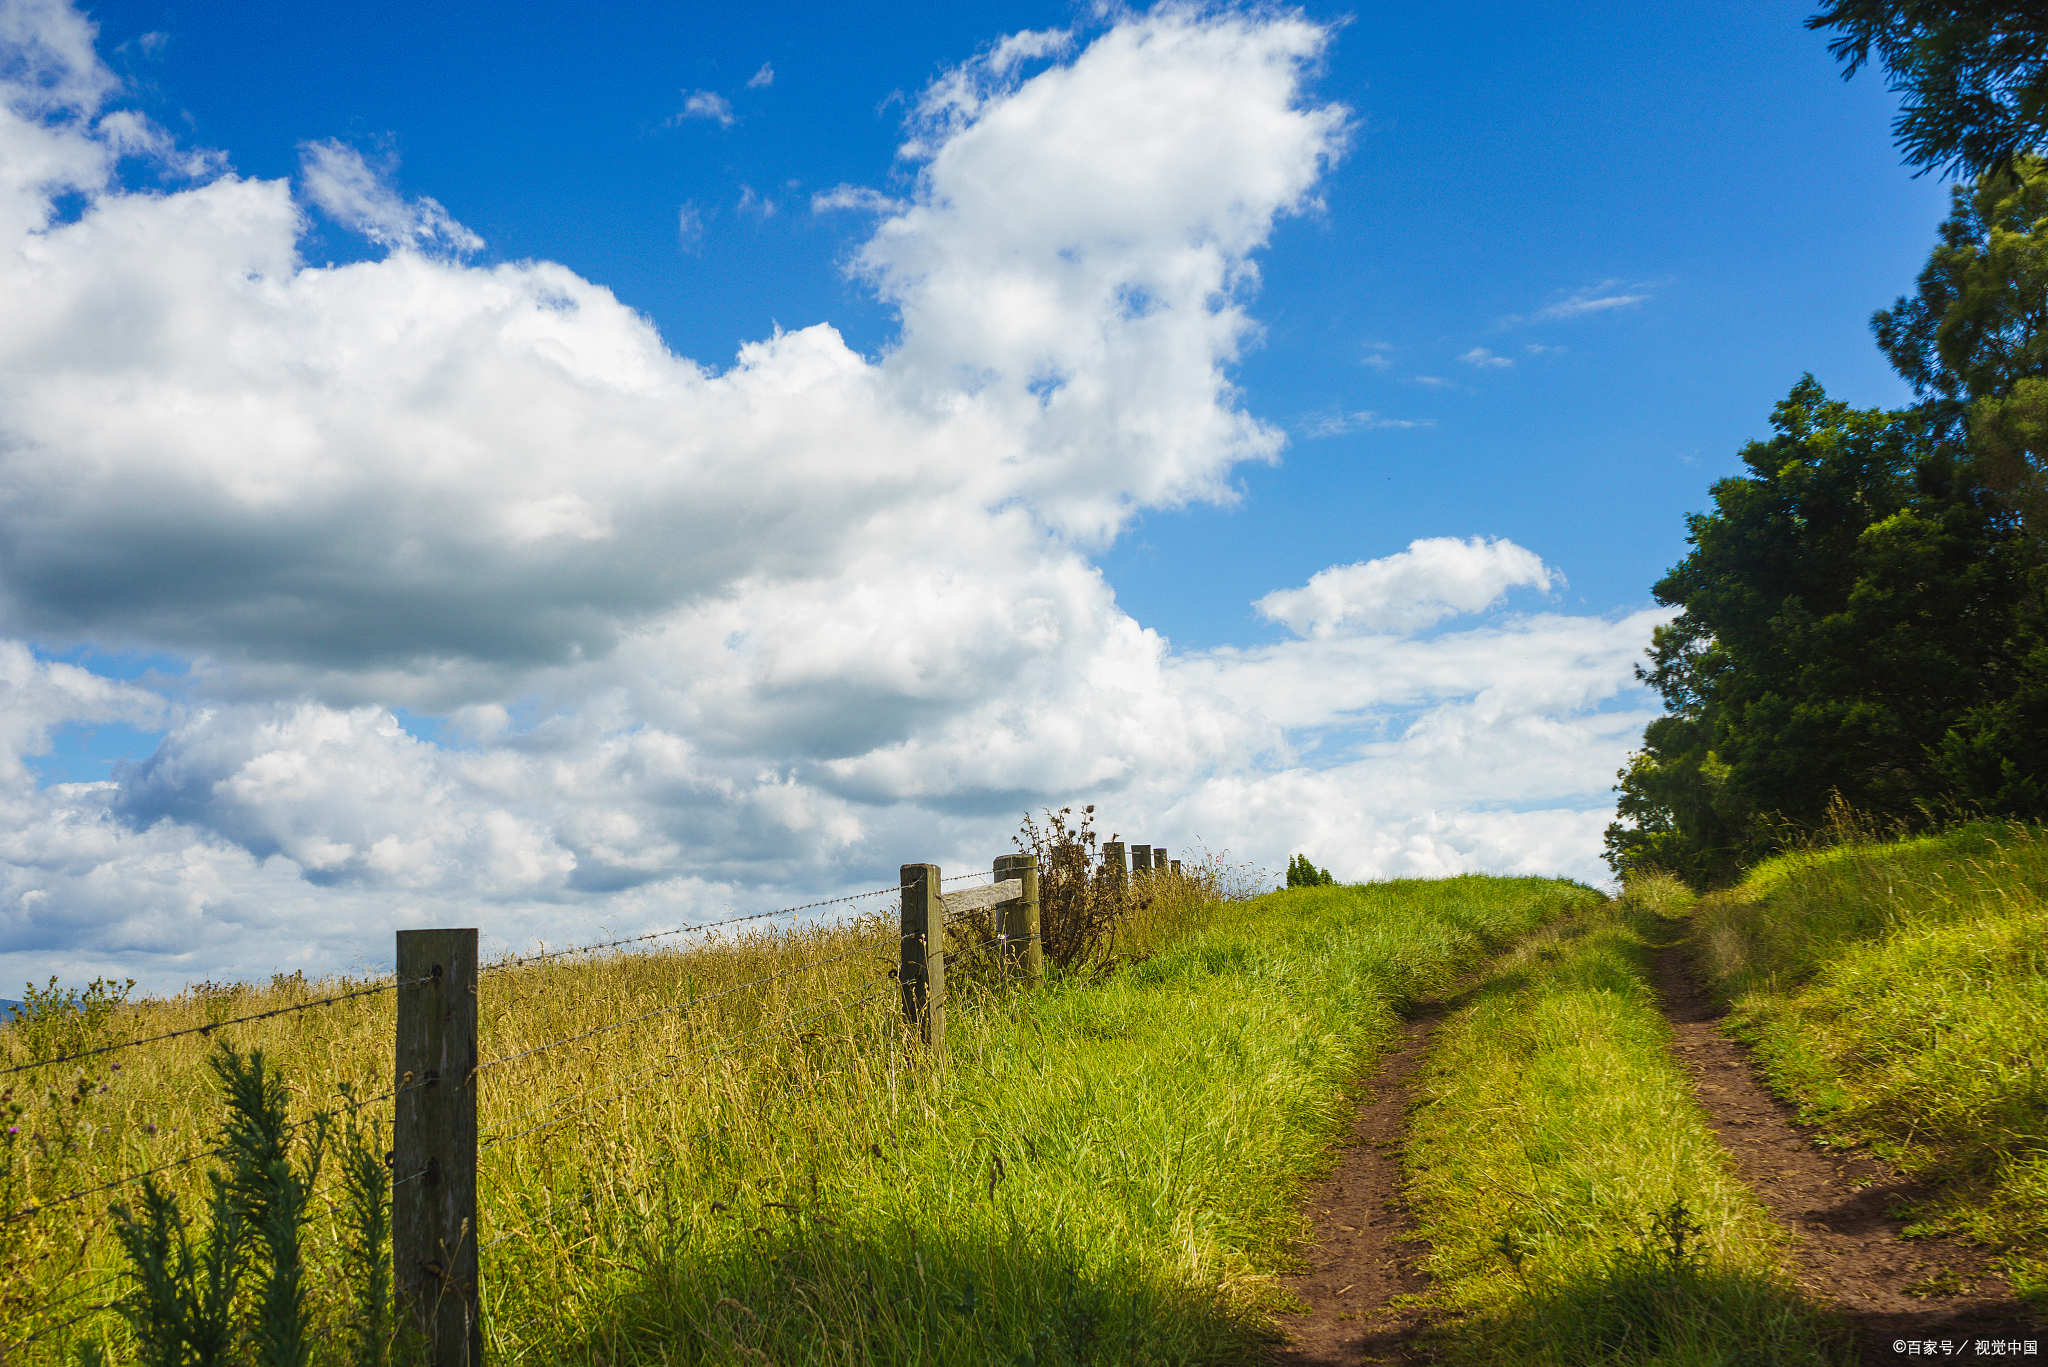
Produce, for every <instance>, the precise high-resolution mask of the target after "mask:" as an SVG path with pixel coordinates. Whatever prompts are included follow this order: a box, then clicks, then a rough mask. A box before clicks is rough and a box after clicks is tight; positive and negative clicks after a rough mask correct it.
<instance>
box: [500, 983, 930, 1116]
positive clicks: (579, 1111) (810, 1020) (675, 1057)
mask: <svg viewBox="0 0 2048 1367" xmlns="http://www.w3.org/2000/svg"><path fill="white" fill-rule="evenodd" d="M897 990H898V988H897V985H896V984H895V983H893V982H892V983H887V984H886V985H884V986H882V987H878V988H876V989H874V990H873V991H871V992H869V993H867V994H866V995H865V996H862V997H857V998H855V999H854V1000H853V1001H850V1002H844V1003H842V1004H840V1005H838V1006H835V1007H831V1008H827V1009H825V1010H821V1011H817V1012H814V1013H812V1014H811V1015H809V1016H807V1017H805V1018H804V1019H803V1020H801V1021H799V1022H798V1023H797V1024H795V1025H793V1026H790V1027H788V1028H786V1029H783V1030H780V1031H777V1032H776V1033H775V1034H771V1035H766V1036H763V1037H762V1038H760V1039H756V1040H742V1041H740V1042H739V1043H735V1044H734V1045H733V1046H732V1047H731V1048H729V1049H725V1050H722V1051H720V1052H718V1053H715V1054H709V1055H706V1056H705V1057H704V1058H702V1059H699V1060H698V1061H697V1062H698V1064H699V1065H700V1066H701V1065H703V1064H710V1063H716V1062H717V1061H718V1060H719V1059H721V1058H725V1057H727V1056H728V1055H731V1054H733V1053H736V1052H738V1051H739V1049H740V1048H742V1047H744V1045H745V1044H749V1043H752V1044H766V1043H767V1042H768V1041H769V1040H772V1039H778V1038H780V1037H781V1036H783V1035H791V1034H795V1033H796V1032H798V1031H799V1030H802V1029H803V1028H804V1027H805V1026H808V1025H813V1024H815V1023H816V1022H817V1021H819V1020H822V1019H824V1018H825V1017H826V1016H831V1015H836V1014H838V1013H839V1012H842V1011H848V1010H851V1009H852V1008H854V1007H856V1006H859V1005H860V1004H861V1003H862V1002H867V1001H873V1000H874V999H875V998H877V997H881V996H884V995H886V994H888V993H891V992H895V991H897ZM689 1052H690V1051H686V1052H684V1053H677V1054H671V1055H670V1056H669V1057H668V1058H666V1059H664V1060H662V1061H661V1063H658V1064H650V1065H649V1066H648V1067H646V1068H643V1069H641V1070H639V1072H638V1073H633V1074H628V1076H629V1077H638V1076H644V1075H645V1074H647V1073H650V1072H653V1071H654V1070H655V1069H656V1068H659V1067H662V1066H664V1065H666V1064H673V1063H675V1062H677V1061H679V1060H681V1059H683V1058H686V1057H688V1053H689ZM634 1090H638V1089H636V1088H631V1087H619V1088H614V1089H613V1090H612V1091H610V1092H608V1093H606V1094H605V1095H603V1096H600V1097H598V1098H596V1099H595V1100H593V1101H591V1102H590V1103H589V1104H588V1105H585V1106H579V1107H577V1108H576V1109H575V1110H573V1111H570V1112H568V1113H566V1114H564V1115H559V1116H556V1117H555V1118H554V1119H552V1120H544V1121H542V1122H541V1123H540V1124H538V1125H530V1126H528V1127H527V1128H526V1129H523V1130H520V1131H518V1132H517V1133H515V1134H508V1135H498V1136H494V1137H493V1138H490V1139H488V1140H486V1141H485V1142H483V1143H480V1144H478V1145H477V1150H478V1152H482V1151H483V1150H484V1149H488V1148H492V1147H495V1146H496V1145H498V1144H509V1143H511V1142H512V1141H513V1140H515V1139H523V1138H525V1137H526V1136H527V1135H529V1134H536V1133H538V1132H539V1131H541V1130H547V1129H552V1128H554V1127H555V1126H557V1125H561V1124H564V1123H565V1122H567V1121H570V1120H573V1119H575V1118H576V1117H577V1116H579V1115H583V1114H585V1113H586V1112H589V1111H592V1110H595V1109H596V1108H597V1107H599V1106H602V1105H603V1104H604V1103H605V1102H607V1101H611V1100H614V1099H615V1098H617V1097H620V1096H624V1095H625V1094H626V1093H628V1092H631V1091H634ZM587 1095H589V1093H588V1092H578V1093H575V1094H573V1095H571V1096H569V1097H566V1098H564V1099H563V1100H562V1101H558V1102H556V1103H555V1104H556V1105H563V1104H566V1103H567V1102H569V1101H574V1100H575V1099H576V1097H577V1096H587ZM527 1114H528V1115H532V1114H534V1112H531V1111H529V1112H528V1113H527Z"/></svg>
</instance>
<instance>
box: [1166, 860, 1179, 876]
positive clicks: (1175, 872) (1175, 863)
mask: <svg viewBox="0 0 2048 1367" xmlns="http://www.w3.org/2000/svg"><path fill="white" fill-rule="evenodd" d="M1166 867H1167V868H1169V869H1172V870H1173V876H1174V877H1175V878H1178V877H1180V860H1178V859H1176V860H1174V861H1172V862H1171V863H1169V864H1168V865H1167V866H1166Z"/></svg>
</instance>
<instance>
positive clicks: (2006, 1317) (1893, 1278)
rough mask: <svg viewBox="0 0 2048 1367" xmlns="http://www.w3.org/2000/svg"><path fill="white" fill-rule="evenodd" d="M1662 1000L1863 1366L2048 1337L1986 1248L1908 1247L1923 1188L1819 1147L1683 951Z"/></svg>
mask: <svg viewBox="0 0 2048 1367" xmlns="http://www.w3.org/2000/svg"><path fill="white" fill-rule="evenodd" d="M1657 990H1658V991H1659V992H1660V993H1661V994H1662V995H1663V998H1664V1010H1665V1014H1666V1015H1668V1016H1669V1017H1670V1018H1671V1025H1672V1029H1673V1031H1674V1032H1675V1038H1674V1039H1673V1042H1672V1048H1673V1049H1674V1051H1675V1052H1676V1054H1677V1057H1678V1062H1679V1065H1680V1067H1682V1068H1683V1069H1684V1070H1685V1072H1686V1074H1687V1075H1688V1076H1689V1077H1690V1078H1691V1079H1692V1085H1693V1091H1694V1093H1695V1094H1696V1095H1697V1096H1698V1097H1699V1100H1700V1104H1701V1105H1702V1106H1704V1107H1705V1108H1706V1111H1707V1115H1708V1118H1709V1122H1710V1124H1711V1125H1712V1127H1713V1129H1714V1130H1715V1132H1716V1133H1717V1134H1718V1135H1719V1136H1720V1139H1721V1142H1722V1144H1723V1145H1725V1146H1726V1147H1727V1149H1728V1150H1729V1152H1731V1153H1733V1154H1734V1155H1735V1160H1736V1163H1737V1165H1738V1168H1739V1171H1740V1172H1741V1175H1742V1179H1743V1180H1744V1181H1745V1182H1747V1183H1749V1185H1750V1186H1751V1187H1752V1188H1753V1189H1754V1190H1755V1191H1756V1193H1757V1195H1758V1196H1760V1197H1761V1198H1763V1201H1764V1203H1765V1205H1767V1206H1768V1207H1769V1208H1770V1209H1771V1211H1772V1212H1773V1213H1774V1214H1775V1215H1776V1216H1777V1217H1778V1219H1779V1220H1781V1221H1782V1222H1784V1224H1785V1225H1786V1226H1787V1227H1788V1228H1789V1229H1791V1230H1792V1231H1793V1232H1794V1234H1795V1236H1796V1243H1795V1245H1794V1253H1795V1256H1796V1258H1797V1260H1798V1266H1799V1269H1800V1285H1801V1286H1802V1287H1803V1288H1804V1289H1805V1290H1806V1292H1807V1294H1808V1295H1809V1296H1811V1297H1812V1298H1813V1299H1814V1301H1815V1302H1816V1303H1818V1304H1821V1305H1826V1306H1829V1307H1831V1308H1833V1309H1834V1310H1836V1311H1837V1312H1838V1313H1840V1314H1841V1315H1842V1316H1843V1317H1844V1318H1845V1319H1847V1320H1848V1321H1849V1322H1850V1324H1851V1325H1852V1326H1853V1327H1854V1329H1855V1332H1856V1338H1857V1348H1858V1351H1859V1352H1860V1354H1861V1360H1862V1361H1863V1362H1865V1363H1877V1362H1903V1361H1904V1360H1905V1359H1906V1357H1907V1356H1908V1354H1907V1353H1906V1352H1905V1351H1895V1344H1898V1341H1900V1340H1912V1339H1918V1340H1921V1341H1923V1342H1924V1341H1925V1340H1928V1339H1933V1340H1936V1341H1937V1343H1938V1342H1939V1341H1940V1340H1943V1339H1947V1340H1951V1341H1952V1342H1953V1341H1961V1340H1969V1343H1968V1344H1966V1345H1963V1351H1962V1354H1961V1355H1962V1356H1966V1357H1974V1356H1975V1353H1974V1347H1975V1343H1976V1341H1977V1340H1979V1339H1987V1340H1988V1339H2008V1340H2009V1339H2015V1338H2018V1339H2027V1338H2032V1339H2037V1340H2038V1339H2041V1338H2043V1337H2048V1332H2044V1330H2048V1326H2043V1325H2042V1323H2041V1322H2040V1320H2039V1319H2037V1318H2035V1317H2033V1316H2030V1315H2029V1314H2027V1312H2026V1310H2025V1308H2024V1307H2023V1306H2021V1305H2020V1303H2019V1302H2018V1301H2016V1300H2014V1299H2013V1296H2012V1289H2011V1288H2010V1287H2009V1286H2007V1285H2006V1283H2005V1280H2004V1279H2003V1278H2002V1277H2000V1276H1998V1275H1997V1274H1996V1273H1994V1272H1992V1271H1991V1270H1990V1268H1989V1266H1988V1264H1989V1262H1990V1259H1989V1258H1988V1257H1986V1255H1985V1254H1984V1253H1983V1252H1982V1251H1981V1250H1978V1249H1974V1248H1971V1247H1968V1246H1967V1245H1963V1244H1957V1243H1953V1242H1951V1241H1949V1240H1946V1239H1915V1240H1910V1241H1907V1240H1901V1239H1900V1238H1899V1237H1898V1236H1899V1230H1900V1229H1901V1228H1902V1227H1903V1226H1904V1225H1905V1223H1906V1222H1905V1221H1903V1220H1900V1219H1897V1218H1895V1217H1893V1216H1891V1215H1889V1214H1887V1212H1888V1211H1891V1210H1893V1209H1896V1208H1898V1207H1900V1206H1904V1205H1911V1204H1913V1203H1914V1201H1915V1200H1916V1198H1918V1197H1920V1196H1922V1195H1923V1194H1924V1192H1923V1189H1922V1188H1920V1187H1918V1186H1917V1185H1916V1184H1914V1183H1912V1182H1909V1181H1907V1180H1905V1179H1904V1178H1902V1177H1901V1176H1900V1175H1899V1174H1898V1173H1897V1172H1895V1171H1894V1170H1892V1169H1891V1168H1889V1167H1887V1166H1885V1165H1884V1164H1882V1163H1880V1162H1878V1161H1877V1160H1875V1159H1873V1158H1870V1157H1867V1156H1835V1155H1831V1154H1828V1153H1825V1152H1823V1151H1822V1150H1820V1149H1819V1148H1817V1147H1815V1146H1814V1144H1813V1143H1812V1142H1810V1140H1809V1138H1808V1132H1807V1131H1806V1130H1803V1129H1801V1128H1800V1127H1798V1126H1796V1125H1794V1124H1793V1123H1792V1120H1791V1114H1792V1112H1791V1108H1790V1107H1788V1106H1786V1105H1785V1104H1784V1103H1783V1102H1781V1101H1779V1100H1778V1099H1777V1098H1776V1097H1774V1096H1773V1095H1771V1093H1770V1092H1769V1091H1767V1090H1766V1089H1765V1088H1764V1087H1763V1085H1762V1084H1761V1083H1760V1082H1759V1081H1758V1079H1757V1076H1756V1073H1755V1071H1754V1070H1753V1068H1752V1067H1751V1063H1750V1058H1749V1052H1748V1050H1746V1049H1745V1048H1744V1047H1743V1046H1742V1045H1740V1044H1737V1043H1736V1042H1735V1041H1733V1040H1730V1039H1728V1038H1727V1037H1725V1036H1724V1035H1722V1034H1721V1033H1720V1031H1719V1029H1718V1028H1717V1026H1718V1023H1719V1021H1720V1019H1721V1016H1722V1012H1721V1011H1720V1009H1719V1008H1718V1007H1717V1006H1716V1005H1715V1003H1714V1001H1713V1000H1712V998H1710V997H1709V996H1708V995H1707V994H1706V993H1705V992H1704V991H1703V990H1702V989H1701V988H1700V986H1699V982H1698V979H1697V978H1696V977H1695V976H1694V975H1693V973H1692V972H1691V970H1690V966H1689V965H1688V963H1687V962H1686V960H1685V957H1684V952H1683V947H1682V946H1678V945H1674V946H1672V947H1671V948H1669V949H1667V950H1665V951H1664V952H1663V953H1662V954H1661V955H1660V956H1659V957H1658V960H1657ZM1914 1355H1920V1354H1919V1353H1918V1352H1917V1349H1916V1352H1915V1354H1914ZM1936 1355H1937V1356H1940V1355H1942V1354H1941V1351H1940V1350H1939V1349H1937V1350H1936ZM1948 1355H1950V1356H1954V1355H1956V1354H1955V1353H1954V1352H1953V1351H1951V1353H1950V1354H1948Z"/></svg>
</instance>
